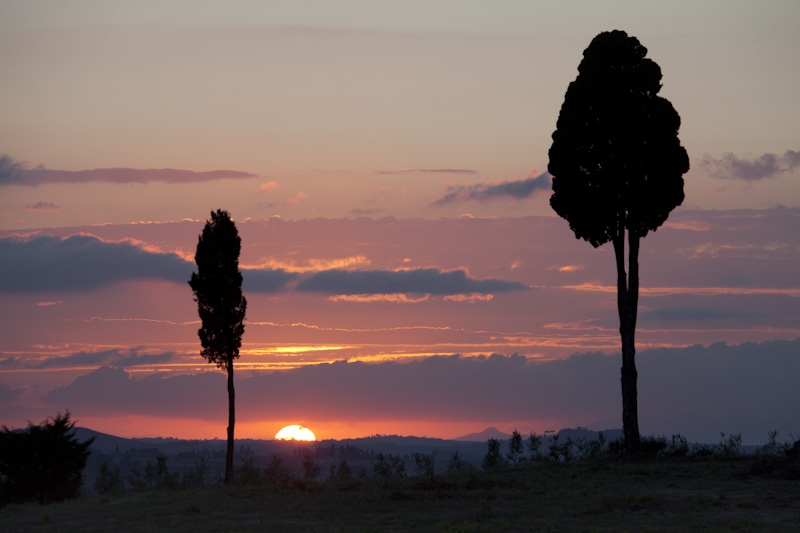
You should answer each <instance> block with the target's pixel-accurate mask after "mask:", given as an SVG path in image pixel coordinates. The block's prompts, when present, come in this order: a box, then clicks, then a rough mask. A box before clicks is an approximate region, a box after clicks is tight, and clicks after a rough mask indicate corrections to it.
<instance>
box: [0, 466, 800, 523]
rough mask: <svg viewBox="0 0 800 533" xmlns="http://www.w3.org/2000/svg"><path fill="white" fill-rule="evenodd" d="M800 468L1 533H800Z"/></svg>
mask: <svg viewBox="0 0 800 533" xmlns="http://www.w3.org/2000/svg"><path fill="white" fill-rule="evenodd" d="M799 524H800V464H798V462H797V460H794V461H792V462H785V461H783V462H772V463H765V462H764V459H763V458H761V459H759V458H756V457H737V458H734V459H732V460H720V459H705V460H687V459H683V460H675V459H671V460H666V459H661V460H655V459H653V460H638V461H634V460H617V461H611V460H608V461H605V462H600V463H588V462H584V463H573V464H563V463H540V464H535V465H529V466H525V467H520V468H516V469H511V470H505V471H502V472H495V473H486V472H482V471H472V472H462V473H459V474H458V475H454V476H444V475H443V476H437V477H435V478H433V479H432V480H425V479H422V478H415V477H409V478H403V479H397V480H392V481H390V482H389V483H385V484H384V483H382V482H380V481H377V480H374V479H362V480H356V481H352V482H345V483H339V484H327V483H321V484H316V485H314V486H311V487H307V488H306V489H305V490H300V489H297V488H294V489H287V490H277V489H276V488H273V487H270V486H230V487H212V488H206V489H195V490H171V491H152V492H143V493H127V494H124V495H120V496H111V497H105V496H95V497H85V498H80V499H78V500H73V501H69V502H65V503H59V504H51V505H44V506H40V505H35V504H25V505H10V506H8V507H6V508H4V509H0V530H2V531H281V532H283V531H287V532H291V531H304V532H305V531H326V532H327V531H376V532H377V531H380V532H383V531H412V530H416V531H442V532H449V531H637V532H638V531H798V525H799Z"/></svg>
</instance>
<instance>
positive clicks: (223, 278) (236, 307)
mask: <svg viewBox="0 0 800 533" xmlns="http://www.w3.org/2000/svg"><path fill="white" fill-rule="evenodd" d="M241 243H242V241H241V239H240V238H239V232H238V231H237V230H236V225H235V224H234V223H233V221H232V220H231V218H230V215H229V214H228V212H227V211H222V210H219V209H218V210H217V211H216V212H213V211H212V212H211V220H208V221H206V225H205V227H204V228H203V233H202V234H201V235H200V238H199V240H198V242H197V252H196V254H195V256H194V260H195V263H197V272H196V273H192V279H191V280H189V285H190V286H191V287H192V292H193V293H194V301H195V302H197V312H198V314H199V315H200V320H201V322H202V327H201V328H200V329H199V330H198V331H197V335H198V336H199V337H200V344H201V345H202V346H203V350H202V351H201V352H200V355H202V356H203V357H205V358H206V359H207V360H208V362H209V363H214V364H216V365H217V367H218V368H221V369H224V370H225V371H226V372H227V374H228V450H227V454H226V458H225V483H230V481H231V479H232V476H233V426H234V423H235V419H236V416H235V403H236V394H235V392H234V388H233V360H234V359H237V358H238V357H239V348H241V346H242V335H243V334H244V319H245V311H246V309H247V300H246V299H245V297H244V296H243V295H242V274H241V272H239V252H240V251H241V247H242V246H241Z"/></svg>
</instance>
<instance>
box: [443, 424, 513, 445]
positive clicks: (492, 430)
mask: <svg viewBox="0 0 800 533" xmlns="http://www.w3.org/2000/svg"><path fill="white" fill-rule="evenodd" d="M508 438H511V434H509V433H503V432H502V431H500V430H499V429H497V428H496V427H488V428H486V429H484V430H483V431H481V432H479V433H470V434H469V435H464V436H463V437H458V438H455V439H453V440H458V441H477V442H485V441H487V440H489V439H498V440H500V439H508Z"/></svg>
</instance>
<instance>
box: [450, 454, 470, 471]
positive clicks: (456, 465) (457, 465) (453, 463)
mask: <svg viewBox="0 0 800 533" xmlns="http://www.w3.org/2000/svg"><path fill="white" fill-rule="evenodd" d="M468 467H469V465H468V464H467V463H465V462H464V461H463V460H462V459H461V456H460V455H458V452H455V453H454V454H453V456H452V457H450V461H448V463H447V473H448V474H455V473H456V472H461V471H462V470H466V469H467V468H468Z"/></svg>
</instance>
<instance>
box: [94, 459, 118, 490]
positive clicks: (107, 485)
mask: <svg viewBox="0 0 800 533" xmlns="http://www.w3.org/2000/svg"><path fill="white" fill-rule="evenodd" d="M94 490H95V491H96V492H97V494H100V495H101V496H104V495H110V494H120V493H122V492H123V491H124V490H125V486H124V484H123V483H122V476H121V475H120V470H119V467H118V466H109V464H108V463H107V462H103V463H102V464H101V465H100V471H99V472H98V473H97V476H95V478H94Z"/></svg>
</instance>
